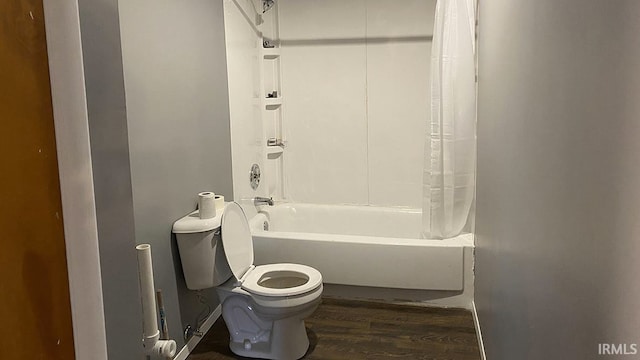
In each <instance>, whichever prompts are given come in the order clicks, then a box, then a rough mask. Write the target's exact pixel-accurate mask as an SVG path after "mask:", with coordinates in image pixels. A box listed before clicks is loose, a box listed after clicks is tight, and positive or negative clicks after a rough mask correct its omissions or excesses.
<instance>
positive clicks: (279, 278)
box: [173, 202, 322, 360]
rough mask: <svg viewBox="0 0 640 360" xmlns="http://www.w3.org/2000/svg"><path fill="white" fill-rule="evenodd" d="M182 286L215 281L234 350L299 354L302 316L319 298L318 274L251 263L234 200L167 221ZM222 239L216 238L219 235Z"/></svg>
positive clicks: (284, 356) (265, 355)
mask: <svg viewBox="0 0 640 360" xmlns="http://www.w3.org/2000/svg"><path fill="white" fill-rule="evenodd" d="M173 232H174V233H175V234H176V239H177V242H178V249H179V251H180V259H181V261H182V269H183V271H184V276H185V279H186V283H187V287H188V288H189V289H191V290H200V289H205V288H210V287H214V286H216V287H217V288H216V290H217V292H218V295H219V297H220V302H221V303H222V316H223V318H224V321H225V323H226V324H227V327H228V329H229V333H230V335H231V339H230V342H229V346H230V347H231V351H233V352H234V353H235V354H237V355H240V356H245V357H252V358H262V359H279V360H288V359H299V358H301V357H302V356H304V354H305V353H306V352H307V349H308V348H309V338H308V337H307V333H306V330H305V327H304V319H305V318H306V317H308V316H309V315H311V314H312V313H313V312H314V311H315V309H316V308H317V307H318V305H319V304H320V301H321V300H320V295H321V294H322V275H321V274H320V272H319V271H318V270H316V269H314V268H312V267H309V266H305V265H299V264H270V265H259V266H254V265H253V240H252V238H251V231H250V229H249V223H248V222H247V217H246V216H245V214H244V211H243V210H242V208H241V207H240V205H238V204H237V203H235V202H230V203H226V204H225V208H224V211H223V212H222V214H216V217H214V218H211V219H205V220H203V219H200V218H199V216H198V212H197V211H195V212H193V213H191V214H189V215H187V216H185V217H183V218H182V219H180V220H178V221H176V222H175V223H174V224H173ZM220 240H222V241H220Z"/></svg>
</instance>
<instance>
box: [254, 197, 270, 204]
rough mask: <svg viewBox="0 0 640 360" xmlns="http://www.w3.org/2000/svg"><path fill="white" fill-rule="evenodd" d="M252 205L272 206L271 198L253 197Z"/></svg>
mask: <svg viewBox="0 0 640 360" xmlns="http://www.w3.org/2000/svg"><path fill="white" fill-rule="evenodd" d="M253 204H254V205H255V206H259V205H269V206H273V198H265V197H255V198H253Z"/></svg>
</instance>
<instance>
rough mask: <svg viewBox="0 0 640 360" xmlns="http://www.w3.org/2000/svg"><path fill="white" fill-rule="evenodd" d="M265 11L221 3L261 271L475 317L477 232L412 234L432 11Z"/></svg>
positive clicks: (335, 0) (368, 6)
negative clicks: (278, 269) (283, 266)
mask: <svg viewBox="0 0 640 360" xmlns="http://www.w3.org/2000/svg"><path fill="white" fill-rule="evenodd" d="M261 5H262V4H261V3H259V2H258V1H256V2H255V3H251V2H250V0H225V2H224V6H225V27H226V42H227V49H226V51H227V59H228V61H227V62H228V76H229V96H230V112H231V137H232V157H233V178H234V199H236V201H238V202H240V203H241V204H242V205H243V208H244V210H245V212H246V214H247V217H248V218H249V219H250V221H251V224H252V234H253V238H254V247H255V249H256V264H261V263H269V262H297V263H304V264H307V265H311V266H314V267H316V268H317V269H319V270H320V271H321V272H322V273H323V278H324V279H325V281H326V282H327V283H328V284H329V286H328V287H327V289H328V290H329V291H331V289H332V285H331V284H337V285H335V287H334V290H335V291H336V293H335V295H344V296H347V295H348V294H347V293H349V294H352V295H353V294H356V295H358V294H362V296H363V297H369V298H371V297H375V298H389V297H390V298H392V299H395V300H397V299H398V298H402V299H405V300H408V301H417V302H422V303H426V304H431V305H442V306H459V307H467V308H470V307H471V304H472V298H473V269H472V267H473V236H472V235H471V234H463V235H461V236H458V237H455V238H452V239H445V240H429V239H424V238H422V236H421V220H422V219H421V217H422V212H421V206H422V174H423V162H424V135H425V132H426V123H427V120H428V118H429V104H428V99H429V96H430V92H429V64H430V51H431V37H432V29H433V18H434V12H435V1H434V0H401V1H394V2H389V1H383V0H354V1H348V2H345V1H341V0H326V1H323V2H322V6H320V5H319V4H318V2H317V1H311V0H277V1H276V3H275V5H274V6H273V7H272V8H271V9H270V10H268V11H267V12H266V13H264V14H262V15H258V13H257V10H256V9H260V12H262V11H261ZM265 39H266V40H269V41H270V42H271V44H274V45H275V48H269V49H264V48H263V41H264V40H265ZM273 60H275V61H273ZM273 90H276V91H277V97H276V98H271V97H269V98H267V94H270V93H271V92H272V91H273ZM270 137H277V138H279V139H281V140H283V142H284V145H285V146H284V147H283V148H282V147H272V146H267V139H268V138H270ZM274 149H275V150H274ZM254 163H256V164H258V165H259V166H260V167H261V169H262V172H261V183H260V186H258V188H257V189H256V190H253V189H251V187H250V186H249V176H248V174H249V169H250V168H251V166H252V164H254ZM256 196H267V197H269V196H273V197H274V199H275V200H276V205H275V206H258V207H257V208H256V207H255V206H254V205H253V202H252V201H251V199H252V198H254V197H256ZM265 229H268V230H265ZM390 289H393V290H390ZM400 289H402V290H400Z"/></svg>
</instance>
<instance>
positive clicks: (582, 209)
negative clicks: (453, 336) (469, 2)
mask: <svg viewBox="0 0 640 360" xmlns="http://www.w3.org/2000/svg"><path fill="white" fill-rule="evenodd" d="M479 33H480V39H479V103H478V104H479V109H478V195H477V219H476V231H477V244H476V246H477V251H476V254H477V257H476V304H477V307H478V311H479V318H480V324H481V327H482V333H483V335H484V343H485V346H486V352H487V357H488V358H489V359H495V360H511V359H523V360H526V359H531V360H534V359H536V360H537V359H549V360H554V359H558V360H561V359H599V358H618V357H617V356H598V343H614V344H619V343H622V344H624V343H626V344H632V343H635V344H638V343H640V338H639V335H640V312H639V311H638V304H640V281H638V274H640V241H638V238H639V236H640V221H638V219H640V186H639V185H640V141H639V140H638V136H639V134H640V102H639V101H638V98H639V96H640V36H638V34H640V2H638V1H636V0H619V1H613V2H612V1H602V0H565V1H556V0H537V1H530V0H493V1H480V29H479ZM638 347H639V348H640V346H638ZM627 349H629V346H627ZM619 358H637V355H635V356H629V355H628V356H619Z"/></svg>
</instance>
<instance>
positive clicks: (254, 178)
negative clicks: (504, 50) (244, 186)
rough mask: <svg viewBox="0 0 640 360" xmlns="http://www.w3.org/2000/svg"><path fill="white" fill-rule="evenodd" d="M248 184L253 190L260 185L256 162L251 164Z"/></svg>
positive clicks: (258, 168)
mask: <svg viewBox="0 0 640 360" xmlns="http://www.w3.org/2000/svg"><path fill="white" fill-rule="evenodd" d="M249 184H250V185H251V188H252V189H253V190H255V189H257V188H258V185H260V166H258V164H253V165H251V172H250V173H249Z"/></svg>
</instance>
